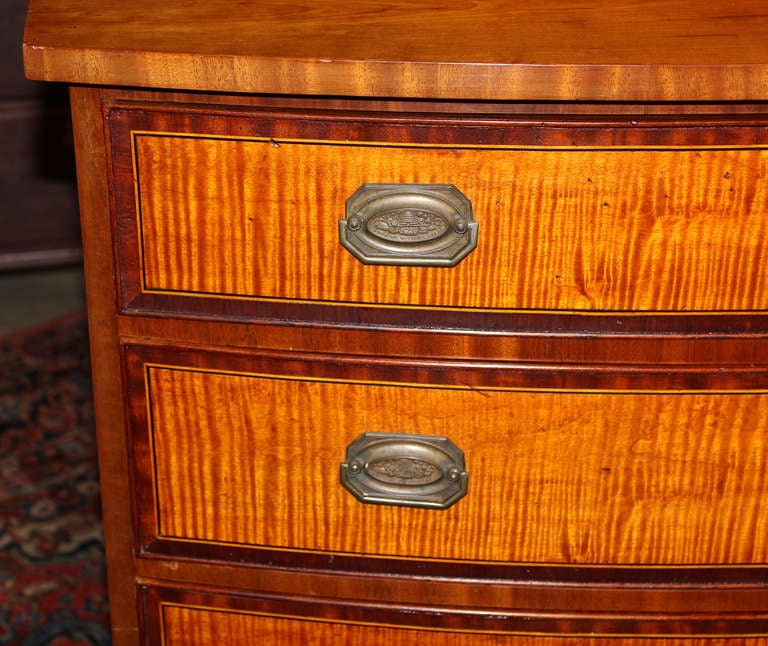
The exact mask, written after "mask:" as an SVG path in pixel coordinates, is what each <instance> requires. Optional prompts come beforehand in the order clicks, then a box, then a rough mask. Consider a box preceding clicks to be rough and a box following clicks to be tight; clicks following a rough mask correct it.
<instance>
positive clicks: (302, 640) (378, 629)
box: [158, 605, 762, 646]
mask: <svg viewBox="0 0 768 646" xmlns="http://www.w3.org/2000/svg"><path fill="white" fill-rule="evenodd" d="M161 614H162V631H163V632H162V634H163V636H164V639H165V641H164V642H162V643H163V644H166V645H167V646H203V645H204V644H213V643H215V644H218V645H220V646H235V645H237V644H246V643H259V644H264V645H265V646H266V645H275V646H276V645H277V644H285V643H289V644H290V643H295V644H302V645H306V646H327V645H328V644H387V645H388V646H411V645H412V644H415V643H418V644H419V645H420V646H492V645H499V644H501V645H504V646H574V645H576V644H578V646H604V644H605V643H606V638H605V637H602V638H601V637H588V636H586V635H583V636H577V635H572V636H561V637H549V636H534V635H517V636H513V635H503V634H498V633H490V634H489V633H482V632H473V633H467V632H450V631H447V630H421V631H419V630H418V629H416V631H417V632H414V629H410V630H409V629H403V628H395V627H391V626H390V627H387V626H376V625H373V626H366V625H365V624H354V623H341V622H339V623H335V622H330V621H328V622H323V621H318V620H315V621H312V620H310V621H307V620H306V618H299V617H295V618H289V617H279V616H277V617H275V616H264V615H258V614H249V613H244V612H227V611H222V610H214V609H207V608H194V607H184V606H176V605H165V606H163V608H162V610H161ZM158 643H159V642H158ZM610 643H611V644H612V645H613V646H759V645H760V644H761V643H762V638H761V637H756V638H739V637H732V638H730V639H729V638H720V639H715V640H712V639H691V638H680V639H675V638H667V639H664V638H658V637H654V638H646V639H643V638H638V637H612V638H611V641H610Z"/></svg>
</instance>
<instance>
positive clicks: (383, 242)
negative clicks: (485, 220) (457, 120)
mask: <svg viewBox="0 0 768 646" xmlns="http://www.w3.org/2000/svg"><path fill="white" fill-rule="evenodd" d="M477 230H478V223H477V222H475V221H474V219H473V216H472V204H471V203H470V201H469V200H468V199H467V198H466V197H465V196H464V195H463V194H462V193H461V191H459V190H458V189H457V188H456V187H455V186H453V185H451V184H364V185H363V186H361V187H360V188H359V189H357V190H356V191H355V192H354V193H353V194H352V195H351V196H350V198H349V199H348V200H347V204H346V218H345V219H344V220H341V221H340V222H339V239H340V242H341V244H342V246H343V247H344V248H345V249H347V250H348V251H349V252H350V253H351V254H352V255H354V256H355V258H357V259H358V260H360V261H361V262H364V263H366V264H373V265H415V266H424V267H452V266H454V265H456V264H457V263H458V262H459V261H461V260H462V259H463V258H465V257H466V256H467V254H469V252H470V251H472V250H473V249H474V248H475V247H476V246H477Z"/></svg>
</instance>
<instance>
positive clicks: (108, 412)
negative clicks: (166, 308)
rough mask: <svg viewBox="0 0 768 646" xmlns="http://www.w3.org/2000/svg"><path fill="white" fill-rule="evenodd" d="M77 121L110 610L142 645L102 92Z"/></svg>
mask: <svg viewBox="0 0 768 646" xmlns="http://www.w3.org/2000/svg"><path fill="white" fill-rule="evenodd" d="M70 96H71V101H72V108H73V109H72V123H73V130H74V137H75V144H76V152H77V166H78V169H79V173H78V192H79V199H80V214H81V224H82V234H83V249H84V253H85V270H86V292H87V297H88V321H89V330H90V349H91V365H92V371H93V384H94V410H95V415H96V432H97V436H98V450H99V472H100V482H101V488H102V491H103V492H104V494H103V496H102V508H103V512H104V513H103V527H104V538H105V548H106V557H107V560H108V563H109V567H108V573H107V574H108V582H109V592H110V597H109V611H110V621H111V625H112V643H113V644H114V646H135V645H136V644H137V643H138V639H139V631H138V616H137V612H138V606H137V598H136V589H135V587H134V585H133V581H134V572H133V545H132V542H131V535H130V532H129V531H126V528H128V527H130V524H131V489H130V485H129V479H130V475H129V465H128V457H127V454H126V444H125V439H124V431H125V424H126V420H125V411H124V407H123V397H122V380H121V377H120V352H119V347H118V330H117V312H116V311H115V299H116V293H115V292H116V285H115V282H114V280H113V276H114V275H115V273H116V270H115V259H114V255H113V254H112V252H111V246H112V245H111V236H112V226H111V212H110V209H109V186H108V185H107V176H108V173H107V168H106V164H107V153H106V146H107V144H106V141H105V138H104V129H103V128H102V127H101V118H100V114H101V93H100V92H99V90H97V89H89V88H72V89H71V92H70Z"/></svg>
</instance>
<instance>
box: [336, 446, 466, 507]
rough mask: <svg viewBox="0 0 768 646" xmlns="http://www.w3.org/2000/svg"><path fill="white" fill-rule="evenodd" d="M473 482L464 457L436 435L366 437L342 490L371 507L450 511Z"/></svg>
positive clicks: (346, 469)
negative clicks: (388, 506)
mask: <svg viewBox="0 0 768 646" xmlns="http://www.w3.org/2000/svg"><path fill="white" fill-rule="evenodd" d="M468 481H469V474H468V473H467V472H466V469H465V466H464V454H463V453H462V452H461V450H460V449H459V448H458V447H457V446H456V445H455V444H454V443H453V442H451V440H449V439H448V438H446V437H440V436H435V435H412V434H404V433H363V434H362V435H361V436H359V437H358V438H357V439H355V440H354V441H353V442H352V443H351V444H350V445H349V446H348V447H347V455H346V461H345V462H343V463H342V464H341V483H342V485H343V486H344V487H345V488H346V489H347V490H348V491H349V492H350V493H352V495H354V496H355V497H356V498H357V499H358V500H360V501H362V502H366V503H379V504H387V505H406V506H410V507H425V508H430V509H446V508H448V507H450V506H451V505H453V504H454V503H455V502H456V501H458V500H459V499H461V498H462V497H464V495H465V494H466V493H467V484H468Z"/></svg>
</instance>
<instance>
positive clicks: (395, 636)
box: [142, 588, 764, 646]
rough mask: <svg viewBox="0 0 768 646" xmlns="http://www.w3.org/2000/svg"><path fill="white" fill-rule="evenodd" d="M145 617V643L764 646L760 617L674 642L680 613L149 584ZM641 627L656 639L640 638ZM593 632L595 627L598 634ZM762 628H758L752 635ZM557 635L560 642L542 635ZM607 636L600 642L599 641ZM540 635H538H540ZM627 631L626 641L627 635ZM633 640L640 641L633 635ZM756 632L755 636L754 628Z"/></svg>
mask: <svg viewBox="0 0 768 646" xmlns="http://www.w3.org/2000/svg"><path fill="white" fill-rule="evenodd" d="M142 592H143V596H144V602H145V616H146V619H145V621H146V622H147V624H148V625H149V626H150V627H151V630H150V631H149V635H151V638H150V640H149V641H148V642H147V643H148V645H149V646H161V645H162V646H203V645H208V644H217V645H218V646H235V645H237V646H239V645H241V644H253V643H258V644H267V645H271V644H274V645H277V644H286V643H288V644H302V645H313V644H316V645H317V646H326V645H327V644H395V645H399V644H402V645H403V646H406V645H410V644H417V643H418V644H420V645H423V646H432V645H434V646H437V645H440V646H443V645H448V646H476V645H480V646H486V645H487V646H491V645H492V644H504V645H505V646H570V645H571V644H573V643H574V642H573V640H574V638H578V643H579V644H580V645H581V646H602V645H603V644H605V643H606V642H605V640H606V636H607V635H612V637H611V641H610V643H611V644H613V645H614V646H715V644H717V645H718V646H758V645H759V644H762V643H764V638H763V637H750V636H749V635H750V633H751V632H753V633H755V632H757V631H759V629H760V620H759V619H757V618H755V619H746V618H740V619H736V620H735V621H733V622H732V623H731V624H730V626H731V627H733V628H734V629H735V630H734V632H733V633H732V635H733V636H731V637H730V638H729V637H728V636H726V634H724V633H721V634H720V635H718V636H717V638H709V639H707V638H706V637H700V638H699V639H696V638H692V636H691V635H690V634H687V635H686V634H685V633H684V632H682V633H681V634H680V635H679V636H674V635H675V632H676V630H677V628H678V627H679V626H678V624H677V622H676V621H675V620H674V619H672V616H673V615H674V611H673V612H672V613H670V614H669V615H667V616H666V617H665V616H664V613H663V612H662V613H659V614H658V615H656V616H655V617H653V618H649V617H647V616H646V617H643V616H642V614H641V613H634V612H632V611H630V612H626V613H623V614H621V615H616V616H612V617H606V616H605V615H603V616H601V617H599V618H596V617H589V616H584V617H579V618H575V617H574V616H573V615H572V614H570V615H568V614H567V613H563V616H562V617H555V616H552V614H550V615H546V614H544V613H542V615H541V616H537V614H536V613H535V612H533V613H532V612H529V613H527V614H525V615H524V614H523V613H520V614H516V613H515V612H514V611H513V610H511V609H507V610H506V611H504V612H498V613H494V614H490V615H489V613H483V612H482V611H479V610H478V611H476V612H474V611H471V610H468V609H467V608H466V607H464V608H462V609H458V608H452V607H450V606H447V607H446V606H444V607H442V608H440V609H437V608H425V607H423V606H409V605H407V604H398V605H396V606H385V605H376V604H360V603H358V604H345V602H344V601H341V600H336V601H335V602H334V603H333V604H331V603H329V601H328V600H322V599H316V600H311V599H307V598H306V597H302V598H290V597H274V596H273V597H261V598H260V597H258V596H255V595H250V596H248V595H246V594H241V595H239V596H234V595H230V596H226V595H224V594H216V593H210V592H207V593H204V592H198V591H194V590H183V589H181V590H170V589H163V588H145V589H144V590H143V591H142ZM714 623H715V622H714V621H712V619H711V617H700V618H696V619H692V621H691V622H690V623H689V624H688V626H689V629H691V628H692V629H693V630H697V629H698V630H699V631H700V632H701V633H703V634H706V633H709V632H710V631H709V630H707V627H708V624H713V625H714ZM640 626H642V627H644V629H645V632H646V633H647V634H649V635H651V636H639V635H637V633H642V632H643V631H642V630H638V628H639V627H640ZM596 629H597V630H596ZM756 629H757V630H756ZM553 632H559V633H560V635H559V636H554V635H552V634H550V635H547V634H546V633H553ZM595 632H598V633H601V636H600V637H597V636H595V635H594V633H595ZM536 633H540V634H536ZM622 633H623V636H622ZM632 634H635V636H629V635H632ZM757 634H759V632H757Z"/></svg>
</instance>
